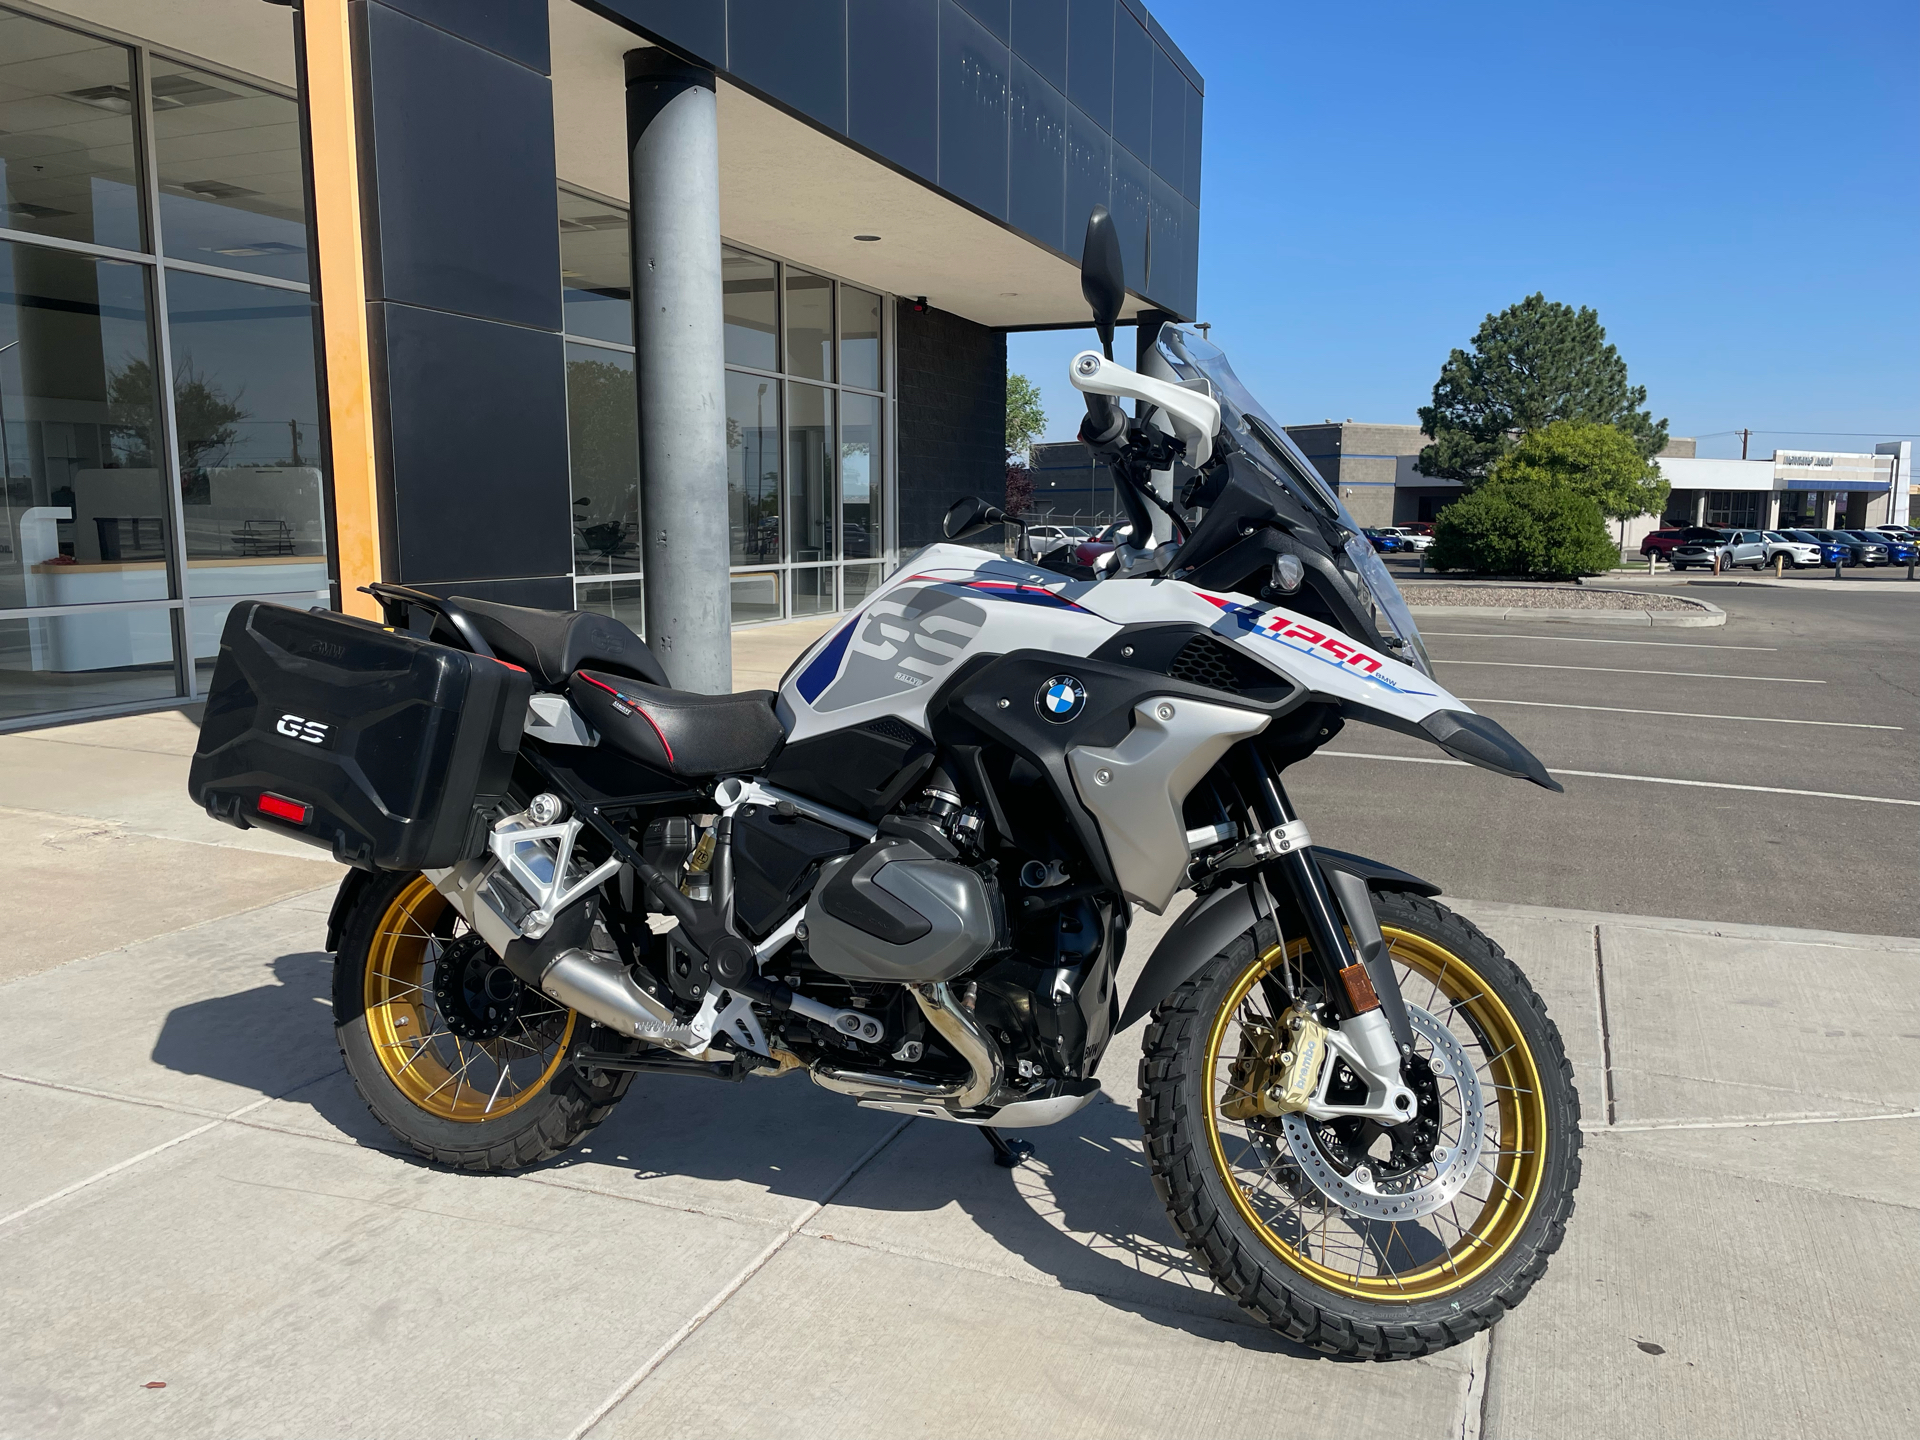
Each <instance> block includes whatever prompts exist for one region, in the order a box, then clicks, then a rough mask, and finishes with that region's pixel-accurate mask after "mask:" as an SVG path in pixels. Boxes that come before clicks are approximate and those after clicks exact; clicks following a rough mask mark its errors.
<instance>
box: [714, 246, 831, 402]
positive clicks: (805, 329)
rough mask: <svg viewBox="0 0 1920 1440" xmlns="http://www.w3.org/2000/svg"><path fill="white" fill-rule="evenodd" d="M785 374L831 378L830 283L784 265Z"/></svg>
mask: <svg viewBox="0 0 1920 1440" xmlns="http://www.w3.org/2000/svg"><path fill="white" fill-rule="evenodd" d="M729 358H731V357H729ZM787 373H788V374H789V375H799V376H802V377H804V378H805V379H808V380H831V379H833V282H832V281H831V280H828V279H826V278H825V277H824V276H820V275H809V274H808V273H807V272H806V271H804V270H796V269H794V268H793V267H792V266H791V265H789V266H788V267H787Z"/></svg>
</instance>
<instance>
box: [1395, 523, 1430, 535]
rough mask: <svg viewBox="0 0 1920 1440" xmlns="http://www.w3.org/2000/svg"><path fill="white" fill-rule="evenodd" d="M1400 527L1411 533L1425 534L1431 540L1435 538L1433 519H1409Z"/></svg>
mask: <svg viewBox="0 0 1920 1440" xmlns="http://www.w3.org/2000/svg"><path fill="white" fill-rule="evenodd" d="M1399 528H1400V529H1402V530H1404V531H1406V532H1407V533H1408V534H1409V535H1424V536H1426V537H1427V538H1428V539H1429V540H1431V539H1432V538H1433V522H1432V521H1431V520H1409V521H1408V522H1407V523H1406V524H1404V525H1402V526H1400V527H1399Z"/></svg>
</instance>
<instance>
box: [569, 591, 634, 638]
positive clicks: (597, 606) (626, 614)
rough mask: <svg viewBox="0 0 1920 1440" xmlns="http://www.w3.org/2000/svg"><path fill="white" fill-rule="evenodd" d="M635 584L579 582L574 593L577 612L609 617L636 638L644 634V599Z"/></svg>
mask: <svg viewBox="0 0 1920 1440" xmlns="http://www.w3.org/2000/svg"><path fill="white" fill-rule="evenodd" d="M641 589H642V587H641V582H640V581H638V580H595V581H592V582H587V581H582V582H581V584H580V586H579V588H578V589H576V590H575V592H574V605H575V607H576V608H577V609H581V610H591V611H593V612H594V613H595V614H596V615H611V616H612V617H613V618H614V619H615V620H618V621H619V622H620V623H621V624H622V625H625V626H626V627H627V628H628V629H629V630H631V631H633V633H634V634H636V635H644V634H646V633H647V626H646V606H645V597H644V596H643V595H642V593H641Z"/></svg>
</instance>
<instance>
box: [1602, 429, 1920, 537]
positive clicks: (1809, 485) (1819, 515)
mask: <svg viewBox="0 0 1920 1440" xmlns="http://www.w3.org/2000/svg"><path fill="white" fill-rule="evenodd" d="M1879 448H1880V451H1881V453H1879V454H1873V455H1868V454H1858V453H1848V452H1844V451H1834V450H1776V451H1774V452H1773V457H1772V458H1771V459H1768V460H1709V459H1703V458H1694V457H1688V456H1677V455H1662V456H1661V457H1660V473H1661V474H1662V475H1664V476H1665V477H1666V479H1667V483H1668V485H1670V486H1671V487H1672V491H1673V493H1672V495H1671V497H1670V498H1669V499H1668V501H1667V509H1666V514H1665V515H1664V516H1663V517H1661V519H1660V520H1659V521H1658V522H1656V521H1655V519H1654V517H1652V516H1650V515H1649V516H1643V517H1642V518H1641V519H1640V520H1637V521H1632V522H1629V526H1628V533H1627V534H1626V535H1625V536H1623V539H1624V540H1625V541H1626V543H1628V544H1637V543H1638V542H1639V539H1640V538H1641V536H1643V535H1645V533H1646V532H1647V531H1648V530H1651V529H1654V528H1656V526H1657V525H1658V524H1665V525H1724V526H1728V527H1730V528H1745V529H1758V530H1775V529H1779V528H1781V527H1783V526H1806V527H1809V528H1813V529H1828V528H1836V527H1837V528H1841V529H1857V528H1860V527H1862V526H1871V525H1883V524H1887V523H1895V524H1904V523H1905V522H1906V519H1907V514H1908V503H1907V502H1908V488H1909V485H1910V483H1911V480H1910V476H1911V471H1910V469H1909V462H1910V460H1911V458H1912V448H1913V447H1912V442H1911V441H1904V440H1903V441H1896V442H1892V443H1890V444H1887V445H1882V446H1881V447H1879Z"/></svg>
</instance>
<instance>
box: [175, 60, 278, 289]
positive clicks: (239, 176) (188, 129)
mask: <svg viewBox="0 0 1920 1440" xmlns="http://www.w3.org/2000/svg"><path fill="white" fill-rule="evenodd" d="M153 144H154V154H155V156H156V161H157V163H156V168H157V169H158V171H159V178H160V235H161V240H162V243H163V244H164V245H165V247H166V252H167V254H169V255H171V256H172V257H173V258H174V259H176V260H192V261H195V262H197V263H198V264H201V265H218V266H220V267H221V268H222V269H226V270H245V271H248V272H250V273H252V274H255V275H273V276H277V277H279V278H280V279H282V280H302V281H304V280H305V279H306V278H307V209H306V196H305V192H304V186H303V183H302V180H301V174H300V109H299V106H298V105H296V104H295V103H294V102H293V101H291V100H288V99H286V98H284V97H282V96H279V95H271V94H268V93H267V92H266V91H264V90H256V89H255V88H253V87H252V86H250V85H242V84H240V83H239V82H238V81H235V80H229V79H227V78H226V77H225V76H222V75H209V74H207V73H206V72H204V71H200V70H192V69H189V68H188V67H186V66H184V65H177V64H175V63H173V62H172V61H170V60H161V59H159V58H157V57H156V58H155V60H154V61H153Z"/></svg>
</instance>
